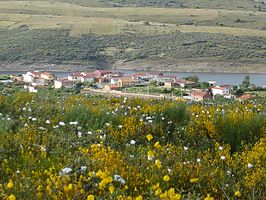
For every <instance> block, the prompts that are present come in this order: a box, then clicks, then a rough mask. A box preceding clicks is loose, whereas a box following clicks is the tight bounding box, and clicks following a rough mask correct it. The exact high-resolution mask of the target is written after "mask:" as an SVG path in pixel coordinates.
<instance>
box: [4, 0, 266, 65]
mask: <svg viewBox="0 0 266 200" xmlns="http://www.w3.org/2000/svg"><path fill="white" fill-rule="evenodd" d="M62 2H64V3H61V2H52V1H50V2H49V1H0V28H1V29H2V31H1V43H0V45H1V47H3V48H1V49H0V59H1V60H2V61H9V62H12V61H19V60H24V61H25V60H35V61H36V60H50V61H51V62H53V61H58V60H60V61H71V60H76V61H80V62H82V63H84V62H85V63H86V62H88V61H89V60H93V59H95V58H101V59H103V60H109V61H111V62H117V61H119V60H135V59H158V58H160V57H162V55H164V56H163V57H164V58H166V59H180V58H182V59H184V58H185V59H190V58H192V59H193V58H197V59H198V58H203V59H204V60H205V61H208V60H209V61H211V62H212V61H215V60H218V61H228V60H229V61H230V60H231V61H232V62H235V61H237V62H252V63H260V64H261V63H262V64H263V63H264V64H265V56H266V50H265V46H266V44H265V42H264V41H265V39H264V38H263V37H266V31H265V30H259V28H260V27H263V26H265V25H266V24H265V18H266V13H265V12H254V11H252V10H254V9H256V8H257V6H258V3H255V2H252V1H241V3H240V4H237V7H235V6H236V4H235V3H236V2H238V1H234V3H232V4H231V7H229V4H228V1H210V6H209V7H210V8H214V9H195V5H194V4H192V1H172V2H174V3H172V4H171V5H168V6H166V7H180V3H181V4H182V5H183V7H187V8H154V6H156V7H157V6H159V7H162V6H165V5H164V4H160V5H152V4H147V2H146V3H145V1H137V2H139V3H141V4H143V5H144V7H108V6H113V5H114V4H112V3H114V2H115V1H108V2H107V1H105V2H103V1H97V0H93V1H84V0H72V1H71V0H68V1H62ZM106 2H107V3H106ZM117 2H118V1H116V2H115V3H116V4H117ZM124 2H125V3H124V4H123V6H135V5H133V4H131V3H132V1H131V2H130V1H129V0H128V1H124ZM134 2H136V1H134ZM162 2H163V1H162ZM206 2H207V0H200V1H198V2H197V6H196V7H200V8H206V5H207V4H206ZM120 3H121V2H120ZM219 3H220V6H217V5H218V4H219ZM174 4H175V5H174ZM117 5H118V4H117ZM119 5H120V4H119ZM121 5H122V4H121ZM138 5H140V4H138ZM178 5H179V6H178ZM215 5H216V6H215ZM145 6H152V7H145ZM255 7H256V8H255ZM217 8H226V9H224V10H222V9H219V10H218V9H217ZM232 9H237V10H232ZM246 10H249V11H246ZM238 19H239V20H238ZM145 21H148V22H149V25H147V24H145ZM217 24H218V25H217ZM221 24H222V25H223V26H221ZM180 31H181V32H184V33H180ZM41 32H43V33H45V34H44V35H42V34H39V33H41ZM194 32H195V33H194ZM217 33H224V34H229V35H216V34H217ZM90 34H93V35H98V36H89V35H90ZM15 35H16V37H15V39H14V36H15ZM123 35H124V36H123ZM81 36H82V37H81ZM247 36H249V37H247ZM47 37H48V38H47ZM250 37H252V38H250ZM12 38H13V39H12ZM90 38H96V39H95V41H94V42H93V46H92V45H89V46H87V45H88V44H85V45H80V42H79V41H80V40H81V39H85V40H90ZM99 38H100V39H99ZM153 38H156V40H155V41H156V42H151V41H153ZM165 38H166V40H167V42H165V41H164V40H165ZM173 38H174V39H175V40H177V41H171V42H168V41H170V40H171V39H173ZM53 40H54V41H53ZM113 40H116V42H113ZM138 40H139V41H138ZM178 40H179V41H178ZM191 40H192V42H191ZM51 41H53V44H52V45H51V44H50V42H51ZM77 41H78V42H77ZM110 41H112V42H110ZM162 41H164V43H163V42H162ZM67 43H70V44H72V45H69V44H67ZM132 43H134V44H133V45H132ZM187 43H188V44H187ZM190 43H191V44H190ZM73 44H79V45H77V46H75V45H73ZM121 44H122V45H121ZM135 44H138V45H139V46H136V45H135ZM25 45H26V46H25ZM66 46H67V47H66ZM21 47H23V48H22V49H23V50H24V51H22V49H21ZM36 47H38V49H37V50H35V48H36ZM62 47H64V48H63V49H62ZM66 52H67V53H66ZM70 54H71V56H69V55H70ZM84 55H85V56H84Z"/></svg>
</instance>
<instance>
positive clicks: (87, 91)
mask: <svg viewBox="0 0 266 200" xmlns="http://www.w3.org/2000/svg"><path fill="white" fill-rule="evenodd" d="M82 93H85V94H99V95H105V96H116V97H137V98H145V99H148V98H153V99H172V100H175V98H176V97H168V96H164V95H159V96H158V95H151V94H137V93H128V92H121V91H116V90H111V91H104V90H97V89H91V88H84V91H82Z"/></svg>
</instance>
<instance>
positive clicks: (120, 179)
mask: <svg viewBox="0 0 266 200" xmlns="http://www.w3.org/2000/svg"><path fill="white" fill-rule="evenodd" d="M114 181H117V182H120V183H121V184H125V183H126V181H125V179H123V178H122V177H121V176H119V175H116V174H115V175H114Z"/></svg>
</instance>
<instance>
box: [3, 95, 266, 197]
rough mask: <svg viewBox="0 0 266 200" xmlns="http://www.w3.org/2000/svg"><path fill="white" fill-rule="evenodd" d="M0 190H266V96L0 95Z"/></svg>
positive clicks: (181, 193)
mask: <svg viewBox="0 0 266 200" xmlns="http://www.w3.org/2000/svg"><path fill="white" fill-rule="evenodd" d="M0 109H1V114H0V141H1V142H0V177H1V179H0V198H1V199H15V198H16V199H136V200H139V199H213V198H215V199H228V198H230V199H254V198H255V199H264V197H265V178H266V177H265V174H266V173H265V172H266V168H265V167H266V165H265V163H266V157H265V150H266V149H265V148H266V144H265V142H266V140H265V133H266V132H265V125H266V123H265V117H264V116H263V115H262V113H263V112H265V109H266V107H265V101H261V102H259V101H248V102H244V103H223V104H222V103H217V104H192V105H190V104H189V105H188V104H186V103H180V102H174V101H169V100H152V99H146V100H143V99H137V98H129V99H127V98H115V97H112V98H103V97H97V96H84V95H71V96H69V95H66V94H65V93H62V92H58V91H57V92H54V91H46V93H45V92H43V93H42V92H41V93H38V94H30V93H23V92H19V93H14V94H12V95H9V96H0Z"/></svg>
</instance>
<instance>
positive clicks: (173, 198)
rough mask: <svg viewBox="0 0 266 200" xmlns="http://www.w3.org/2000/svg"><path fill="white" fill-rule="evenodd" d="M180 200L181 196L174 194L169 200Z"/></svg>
mask: <svg viewBox="0 0 266 200" xmlns="http://www.w3.org/2000/svg"><path fill="white" fill-rule="evenodd" d="M181 198H182V196H181V194H176V195H174V196H170V199H171V200H180V199H181Z"/></svg>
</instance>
